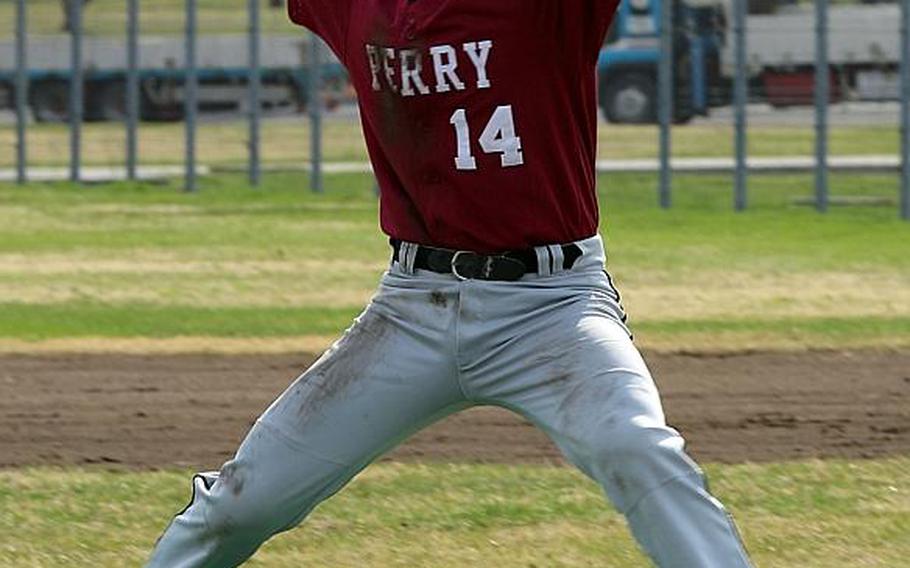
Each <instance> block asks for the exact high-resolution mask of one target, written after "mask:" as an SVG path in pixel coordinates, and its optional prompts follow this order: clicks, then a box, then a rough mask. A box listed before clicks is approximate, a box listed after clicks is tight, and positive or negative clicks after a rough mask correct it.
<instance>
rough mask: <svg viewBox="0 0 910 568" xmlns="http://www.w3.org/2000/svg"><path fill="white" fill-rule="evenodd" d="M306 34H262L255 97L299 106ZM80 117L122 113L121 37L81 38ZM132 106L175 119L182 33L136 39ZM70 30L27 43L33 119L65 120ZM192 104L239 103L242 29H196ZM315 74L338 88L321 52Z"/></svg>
mask: <svg viewBox="0 0 910 568" xmlns="http://www.w3.org/2000/svg"><path fill="white" fill-rule="evenodd" d="M308 44H309V42H308V41H307V40H306V38H303V37H301V36H299V35H295V36H265V37H263V38H262V48H261V53H262V98H261V100H262V105H263V107H264V108H278V107H292V108H299V109H302V108H303V107H304V106H305V105H306V103H307V87H308V84H309V67H308V56H307V48H308ZM14 49H15V47H14V44H13V42H11V41H7V42H0V91H6V96H5V97H3V96H0V100H4V101H6V105H7V106H8V105H9V104H10V101H11V99H12V97H11V95H10V93H12V91H13V86H14V80H15V69H14V67H13V66H14V62H15V52H14ZM83 53H84V71H83V73H84V79H85V108H84V109H83V110H84V116H85V117H86V119H87V120H120V119H123V118H124V116H125V115H126V96H125V95H126V76H127V69H126V44H125V42H124V41H123V40H122V39H116V38H95V37H89V38H86V39H85V40H84V44H83ZM139 53H140V61H139V84H140V93H141V94H140V109H141V115H142V118H144V119H146V120H179V119H180V118H182V116H183V103H184V83H185V77H186V72H185V70H184V54H185V46H184V42H183V40H182V38H177V37H164V36H154V37H148V36H146V37H143V38H141V40H140V49H139ZM69 54H70V38H69V37H68V36H54V37H44V38H41V39H40V40H32V41H30V42H29V44H28V67H29V70H28V81H29V105H30V106H31V110H32V113H33V115H34V117H35V119H36V120H38V121H41V122H55V121H63V120H66V119H67V117H68V114H69V109H68V106H69V94H68V93H69V84H70V80H71V68H70V55H69ZM197 54H198V55H197V62H198V76H199V93H198V99H199V105H200V109H201V110H203V111H205V110H230V109H243V108H245V107H246V105H247V104H248V103H247V79H248V74H249V71H248V69H247V66H246V63H247V38H246V36H242V35H224V36H200V38H199V40H198V47H197ZM326 61H327V63H326V64H325V67H324V68H323V76H324V78H325V79H326V81H327V82H328V84H329V85H330V86H332V85H334V86H335V88H336V90H338V91H341V89H342V86H343V85H344V84H345V83H346V73H345V71H344V68H343V67H342V66H341V64H340V63H339V62H338V61H336V60H335V59H333V58H331V55H330V54H328V53H327V54H326Z"/></svg>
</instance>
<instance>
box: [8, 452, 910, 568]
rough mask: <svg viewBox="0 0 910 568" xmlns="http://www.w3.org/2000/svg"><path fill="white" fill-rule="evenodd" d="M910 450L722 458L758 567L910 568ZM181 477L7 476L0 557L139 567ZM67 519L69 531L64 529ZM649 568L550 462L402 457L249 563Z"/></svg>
mask: <svg viewBox="0 0 910 568" xmlns="http://www.w3.org/2000/svg"><path fill="white" fill-rule="evenodd" d="M908 467H910V460H908V458H895V459H889V460H881V461H863V462H856V463H843V462H836V461H834V462H797V463H786V464H767V465H737V466H712V467H709V468H708V473H709V476H710V478H711V486H712V491H713V492H714V493H715V494H717V495H718V496H719V497H721V498H722V499H723V500H724V501H725V502H726V504H727V505H728V507H729V508H730V509H731V511H732V512H733V514H734V515H735V516H736V518H737V519H738V521H739V524H740V528H741V529H742V532H743V536H744V539H745V541H746V543H747V546H748V548H749V550H750V552H751V554H752V556H753V557H754V560H755V562H756V564H757V565H758V566H762V567H769V568H770V567H794V568H795V567H799V568H810V567H819V568H821V567H824V568H829V567H832V566H838V567H840V566H844V567H846V566H881V567H885V566H887V567H896V566H903V565H905V562H906V559H907V558H908V557H910V498H908V495H910V479H908V476H907V469H908ZM188 481H189V474H188V473H184V472H179V473H172V472H150V473H115V472H105V471H99V470H73V471H59V470H46V469H41V470H24V471H7V472H0V533H2V534H3V535H4V538H3V540H2V541H0V565H3V566H9V567H17V568H19V567H41V568H46V567H50V566H97V567H107V566H135V565H138V564H141V562H142V560H143V559H144V558H145V557H146V555H147V553H148V550H149V549H150V547H151V546H152V543H153V542H154V540H155V538H156V537H157V535H158V534H159V532H160V531H161V530H162V529H163V528H164V525H165V524H166V523H167V522H168V520H169V518H170V516H171V515H173V514H174V513H175V512H176V511H178V510H180V509H181V508H182V507H183V505H184V504H185V503H186V501H187V500H188V499H189V483H188ZM61 527H66V530H61ZM605 561H606V562H608V565H610V566H624V567H625V566H629V567H632V566H642V567H643V566H647V565H648V564H647V563H646V561H645V560H644V559H643V557H642V556H641V554H640V553H639V552H638V551H637V549H636V546H635V544H634V542H633V541H632V540H631V538H630V537H629V535H628V533H627V529H626V528H625V525H624V522H623V520H622V519H621V517H619V516H618V515H617V514H616V513H614V512H613V511H612V509H611V508H610V507H609V506H608V505H607V504H606V503H605V501H604V500H603V499H602V498H601V494H600V491H599V490H598V488H597V487H595V486H594V485H593V484H592V483H591V482H589V481H587V480H586V479H584V478H582V477H581V476H580V475H579V474H577V473H576V472H574V471H573V470H569V469H565V468H559V467H543V466H521V467H508V466H486V465H484V466H477V465H442V464H439V465H419V464H410V465H389V464H383V465H378V466H374V467H373V468H371V469H368V470H367V472H366V473H365V474H363V475H362V476H361V477H360V478H358V479H357V480H355V482H354V483H353V484H352V485H351V486H350V487H349V488H347V489H346V490H344V491H343V492H342V493H341V494H340V495H339V496H337V497H336V498H335V499H333V500H330V501H329V502H327V503H326V504H324V505H323V506H321V507H320V508H319V509H317V510H316V512H315V513H314V514H313V516H312V517H311V518H310V519H309V520H308V521H307V523H305V524H304V525H303V526H302V527H301V528H299V529H297V530H295V531H292V532H290V533H288V534H285V535H282V536H280V537H278V538H277V539H275V540H274V541H273V542H271V543H269V544H268V545H266V546H265V547H264V549H263V550H262V551H261V552H260V554H259V555H258V556H257V557H256V559H255V560H253V561H252V562H251V563H250V565H251V566H272V567H279V566H352V567H353V566H463V565H472V564H473V565H479V566H491V565H497V566H504V567H519V566H521V567H527V566H592V565H602V564H603V563H604V562H605Z"/></svg>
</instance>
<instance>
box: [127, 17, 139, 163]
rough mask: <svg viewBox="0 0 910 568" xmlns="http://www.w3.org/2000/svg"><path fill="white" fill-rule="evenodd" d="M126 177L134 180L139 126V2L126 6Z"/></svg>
mask: <svg viewBox="0 0 910 568" xmlns="http://www.w3.org/2000/svg"><path fill="white" fill-rule="evenodd" d="M127 10H128V14H127V26H126V36H127V38H126V41H127V55H126V59H127V73H126V177H127V178H129V179H130V180H135V179H136V177H137V176H136V161H137V154H138V148H139V146H138V142H137V131H138V125H139V0H129V3H128V4H127Z"/></svg>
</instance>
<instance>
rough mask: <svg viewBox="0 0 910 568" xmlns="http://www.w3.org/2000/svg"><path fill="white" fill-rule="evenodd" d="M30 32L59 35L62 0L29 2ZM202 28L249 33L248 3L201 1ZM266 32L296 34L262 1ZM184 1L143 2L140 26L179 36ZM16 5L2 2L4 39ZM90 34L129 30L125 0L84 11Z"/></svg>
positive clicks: (96, 0)
mask: <svg viewBox="0 0 910 568" xmlns="http://www.w3.org/2000/svg"><path fill="white" fill-rule="evenodd" d="M27 4H28V21H29V28H28V29H29V32H30V33H32V34H57V33H60V32H61V28H62V26H63V21H64V19H63V9H62V8H61V1H60V0H28V2H27ZM197 4H198V7H199V15H198V21H199V29H200V31H202V33H245V32H246V28H247V10H246V6H247V3H246V2H245V1H244V0H197ZM261 4H262V6H263V8H262V16H261V18H262V27H263V30H265V31H268V32H274V33H288V32H293V31H294V30H295V29H296V28H295V27H294V26H293V25H291V24H290V22H289V21H288V19H287V16H286V15H285V11H284V9H275V10H273V9H268V8H266V7H265V6H267V5H268V3H267V2H261ZM184 5H185V2H184V0H155V1H154V2H140V18H139V19H140V27H141V30H142V32H143V33H149V34H168V35H171V34H179V33H182V32H183V27H184V17H183V16H184ZM14 8H15V2H13V1H11V0H7V1H4V2H0V36H12V34H13V32H14V29H15V28H14V26H15V22H16V19H15V18H14V16H13V15H14ZM83 14H84V22H85V31H86V33H87V34H88V35H122V34H125V30H126V2H125V1H124V0H92V1H91V2H90V3H89V4H87V5H86V7H85V10H84V13H83Z"/></svg>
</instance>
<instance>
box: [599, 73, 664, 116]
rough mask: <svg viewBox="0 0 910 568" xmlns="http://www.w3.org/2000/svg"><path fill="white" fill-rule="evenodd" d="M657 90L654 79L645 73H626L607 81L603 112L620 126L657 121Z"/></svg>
mask: <svg viewBox="0 0 910 568" xmlns="http://www.w3.org/2000/svg"><path fill="white" fill-rule="evenodd" d="M656 93H657V89H656V87H655V85H654V79H652V78H651V77H649V76H648V75H645V74H643V73H626V74H623V75H619V76H616V77H612V78H608V79H607V80H606V85H605V90H604V97H603V107H604V108H603V110H604V114H605V115H606V116H607V120H609V121H610V122H614V123H618V124H645V123H654V122H656V121H657V100H656V98H657V97H656Z"/></svg>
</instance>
